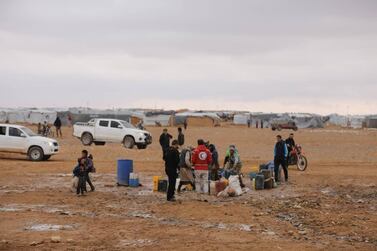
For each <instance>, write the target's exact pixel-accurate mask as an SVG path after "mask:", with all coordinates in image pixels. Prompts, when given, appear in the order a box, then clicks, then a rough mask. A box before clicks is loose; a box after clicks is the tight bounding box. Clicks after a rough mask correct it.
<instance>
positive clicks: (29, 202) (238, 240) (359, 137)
mask: <svg viewBox="0 0 377 251" xmlns="http://www.w3.org/2000/svg"><path fill="white" fill-rule="evenodd" d="M150 131H151V132H152V134H153V136H154V143H153V145H152V146H151V147H149V148H148V149H147V150H141V151H140V150H126V149H124V148H123V147H121V146H120V145H118V144H108V145H106V146H92V147H87V148H86V149H88V150H89V151H90V152H91V153H92V154H93V155H94V158H95V165H96V168H97V174H95V176H94V183H95V185H96V189H97V190H96V192H94V193H89V194H88V196H86V197H76V196H75V195H74V194H73V193H71V192H70V191H69V187H70V184H71V183H70V182H71V175H70V174H71V171H72V168H73V166H74V164H75V160H76V159H77V157H78V156H79V154H80V151H81V150H82V149H83V148H84V147H83V146H82V145H81V143H80V142H79V140H77V139H75V138H73V137H72V136H71V134H72V132H71V128H64V131H63V133H64V136H65V138H64V139H63V140H59V142H60V144H61V153H60V154H59V155H57V156H55V157H52V159H51V160H50V161H47V162H39V163H32V162H29V161H26V160H25V157H24V156H22V155H14V154H0V174H1V175H0V226H1V227H0V250H24V249H25V250H29V249H30V250H33V249H35V250H50V249H54V250H125V249H127V250H129V249H145V250H173V249H174V250H216V249H219V250H235V249H248V250H250V249H263V248H266V249H267V248H268V249H275V250H280V249H281V250H312V249H313V250H314V249H331V250H339V249H345V250H352V249H362V250H377V235H376V233H377V214H376V209H377V182H376V179H377V151H376V144H377V143H376V142H377V141H376V139H377V132H376V131H361V130H301V131H299V132H297V133H296V141H297V142H299V143H300V144H302V145H303V148H304V151H305V152H306V155H307V157H308V159H309V168H308V170H307V171H306V172H299V171H297V170H295V169H294V168H293V167H290V173H289V174H290V184H283V185H282V186H280V187H279V188H277V189H273V190H264V191H250V192H249V193H248V194H245V195H243V196H241V197H238V198H226V199H219V198H216V197H212V196H201V197H199V196H197V195H196V194H195V193H193V192H185V193H182V194H181V195H179V196H178V199H179V202H177V203H173V204H171V203H167V202H165V195H164V194H161V193H152V192H151V187H152V176H153V175H159V174H163V163H162V160H161V151H160V148H159V146H158V142H157V138H158V136H159V134H160V131H161V128H150ZM170 131H171V132H173V133H174V134H175V133H176V132H175V131H176V129H174V128H171V129H170ZM282 134H283V135H284V136H286V135H287V134H288V132H282ZM275 135H276V133H274V132H272V131H270V130H268V129H265V130H260V129H259V130H257V129H247V128H244V127H220V128H189V130H188V131H187V132H186V139H187V140H188V141H189V142H188V143H189V144H191V145H194V142H195V140H196V139H197V138H202V137H204V138H206V139H208V140H210V141H211V142H213V143H215V144H216V145H217V146H218V148H219V152H220V155H221V156H220V158H221V159H222V158H223V155H224V152H225V148H226V146H227V145H229V144H236V145H237V147H238V148H239V151H240V154H241V158H242V160H243V163H244V169H243V170H244V172H245V173H247V171H248V169H250V167H251V166H252V165H257V164H260V163H263V162H266V161H268V160H270V159H271V158H272V147H273V144H274V140H275ZM118 158H131V159H133V160H134V170H135V171H137V172H138V173H139V174H140V175H141V178H142V183H143V185H144V186H143V187H140V188H137V189H132V188H124V187H119V188H118V187H116V186H114V184H115V182H116V176H115V173H116V160H117V159H118ZM44 224H50V225H44ZM44 228H47V229H44ZM54 228H58V229H54ZM37 230H45V231H37ZM52 230H56V231H52ZM53 236H59V237H60V240H58V242H59V243H52V241H51V237H53Z"/></svg>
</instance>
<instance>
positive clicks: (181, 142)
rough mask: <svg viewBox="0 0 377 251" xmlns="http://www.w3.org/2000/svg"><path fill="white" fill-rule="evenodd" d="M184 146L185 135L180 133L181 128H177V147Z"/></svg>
mask: <svg viewBox="0 0 377 251" xmlns="http://www.w3.org/2000/svg"><path fill="white" fill-rule="evenodd" d="M184 144H185V135H184V134H183V132H182V128H181V127H178V145H179V146H180V147H182V146H183V145H184Z"/></svg>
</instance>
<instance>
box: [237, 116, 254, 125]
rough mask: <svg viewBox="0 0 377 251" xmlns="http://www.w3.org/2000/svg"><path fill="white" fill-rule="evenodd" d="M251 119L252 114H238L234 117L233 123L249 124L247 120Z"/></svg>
mask: <svg viewBox="0 0 377 251" xmlns="http://www.w3.org/2000/svg"><path fill="white" fill-rule="evenodd" d="M249 119H250V114H236V115H234V118H233V124H235V125H247V121H248V120H249Z"/></svg>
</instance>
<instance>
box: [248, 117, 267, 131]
mask: <svg viewBox="0 0 377 251" xmlns="http://www.w3.org/2000/svg"><path fill="white" fill-rule="evenodd" d="M252 124H253V120H252V119H251V118H249V119H248V120H247V127H249V128H250V127H251V126H252ZM263 126H264V121H263V120H260V128H261V129H263ZM255 128H259V120H255Z"/></svg>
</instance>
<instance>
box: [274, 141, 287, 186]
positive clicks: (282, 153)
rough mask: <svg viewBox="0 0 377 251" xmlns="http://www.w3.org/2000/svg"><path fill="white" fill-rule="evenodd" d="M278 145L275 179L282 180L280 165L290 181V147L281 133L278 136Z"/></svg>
mask: <svg viewBox="0 0 377 251" xmlns="http://www.w3.org/2000/svg"><path fill="white" fill-rule="evenodd" d="M276 140H277V142H276V145H275V148H274V171H275V181H276V182H280V180H279V167H280V165H281V166H282V167H283V170H284V177H285V181H288V168H287V156H288V149H287V145H286V144H285V142H284V140H283V139H282V138H281V136H280V135H278V136H276Z"/></svg>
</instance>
